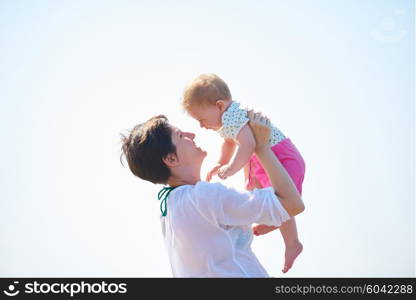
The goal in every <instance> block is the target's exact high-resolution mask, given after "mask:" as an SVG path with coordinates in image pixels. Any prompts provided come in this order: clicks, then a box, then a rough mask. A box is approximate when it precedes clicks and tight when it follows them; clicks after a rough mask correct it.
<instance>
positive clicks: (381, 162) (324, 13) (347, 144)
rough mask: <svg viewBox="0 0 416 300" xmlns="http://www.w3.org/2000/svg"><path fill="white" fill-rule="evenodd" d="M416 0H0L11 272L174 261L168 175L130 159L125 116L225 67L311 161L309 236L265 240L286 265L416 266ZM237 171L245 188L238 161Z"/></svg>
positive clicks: (313, 271) (3, 223)
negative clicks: (164, 185)
mask: <svg viewBox="0 0 416 300" xmlns="http://www.w3.org/2000/svg"><path fill="white" fill-rule="evenodd" d="M414 9H415V5H414V1H410V0H407V1H406V0H401V1H397V0H389V1H388V0H384V1H382V0H371V1H370V0H365V1H363V0H349V1H344V0H337V1H334V0H326V1H323V0H322V1H315V0H314V1H311V0H303V1H301V0H296V1H293V0H287V1H283V0H280V1H163V2H162V1H91V0H88V1H52V0H51V1H23V0H21V1H13V0H0V104H1V106H0V125H1V126H0V134H1V135H0V136H1V140H2V142H1V143H2V147H1V150H0V157H1V158H2V163H1V173H0V190H1V196H0V276H2V277H18V276H27V277H30V276H37V277H43V276H45V277H54V276H80V277H85V276H100V277H171V276H172V275H171V270H170V264H169V262H168V258H167V253H166V250H165V247H164V244H163V240H162V233H161V228H160V223H159V216H160V211H159V202H158V201H157V200H156V194H157V192H158V191H159V189H160V188H161V187H160V186H154V185H152V184H150V183H147V182H144V181H141V180H139V179H138V178H136V177H134V176H133V175H132V174H131V173H130V171H129V170H128V168H126V167H123V166H122V165H121V164H120V161H119V156H120V139H119V134H120V132H126V130H129V129H131V128H132V127H133V126H134V125H136V124H137V123H140V122H143V121H145V120H146V119H148V118H149V117H151V116H153V115H155V114H160V113H163V114H166V115H167V116H168V117H169V118H170V120H171V122H172V123H173V124H174V125H177V126H179V127H180V128H181V129H183V130H189V131H192V132H195V133H196V135H197V138H196V141H197V143H198V144H199V145H201V146H202V147H203V148H205V149H206V150H207V151H208V157H207V159H206V161H205V162H204V165H203V172H202V174H203V175H205V174H206V171H207V170H208V169H209V168H210V167H211V166H212V164H213V163H214V162H215V160H216V159H217V157H218V155H219V147H220V142H221V140H220V138H219V137H218V136H217V135H216V133H214V132H211V131H207V130H204V129H201V128H199V126H198V124H197V122H195V121H193V120H192V119H190V118H189V117H188V116H187V115H185V114H184V113H183V112H182V110H181V108H180V98H181V93H182V91H183V88H184V87H185V85H186V83H187V82H188V81H189V80H191V79H192V78H193V77H194V76H196V75H198V74H200V73H206V72H213V73H216V74H218V75H219V76H221V77H222V78H223V79H224V80H225V81H226V82H227V83H228V85H229V87H230V89H231V92H232V94H233V97H234V99H236V100H239V101H241V102H242V103H244V104H245V105H247V106H249V107H252V108H254V109H256V110H260V111H262V112H264V113H266V114H267V115H268V116H269V117H270V118H271V120H272V121H273V123H274V124H275V125H277V126H278V127H279V128H280V129H281V130H282V131H283V132H284V133H285V134H286V135H287V136H289V137H290V138H291V139H292V141H293V142H294V143H295V144H296V145H297V147H298V149H299V150H300V151H301V153H302V154H303V156H304V158H305V161H306V165H307V170H306V177H305V182H304V187H303V192H304V193H303V198H304V202H305V204H306V211H305V212H304V213H303V214H302V215H300V216H299V217H297V220H298V230H299V236H300V239H301V241H302V242H303V244H304V252H303V253H302V254H301V256H300V257H299V259H298V260H297V261H296V263H295V266H294V268H293V269H292V270H291V271H290V272H289V273H288V274H286V275H283V274H282V273H281V271H280V270H281V267H282V265H283V251H284V247H283V241H282V238H281V236H280V234H279V233H278V232H277V231H276V232H273V233H271V234H269V235H266V236H262V237H258V238H255V241H254V243H253V249H254V251H255V253H256V254H257V255H258V257H259V260H260V261H261V262H262V263H263V265H264V266H265V268H266V269H267V270H268V272H269V274H270V275H271V276H276V277H280V276H282V277H367V276H370V277H407V276H415V188H414V187H415V177H414V169H415V159H414V156H415V128H414V125H415V123H414V116H415V105H414V100H415V90H414V86H415V60H414V56H415V47H414V42H415V40H414V36H415V30H414V26H415V24H414V16H415V11H414ZM227 184H230V185H233V186H235V187H237V188H243V176H242V174H241V173H240V174H238V175H237V176H235V177H234V178H231V179H230V180H228V181H227Z"/></svg>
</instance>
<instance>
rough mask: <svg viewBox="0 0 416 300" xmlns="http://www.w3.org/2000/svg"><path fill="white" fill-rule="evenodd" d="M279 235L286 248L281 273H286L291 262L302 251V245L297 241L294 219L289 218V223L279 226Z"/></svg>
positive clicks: (291, 264)
mask: <svg viewBox="0 0 416 300" xmlns="http://www.w3.org/2000/svg"><path fill="white" fill-rule="evenodd" d="M280 233H281V234H282V237H283V240H284V241H285V246H286V250H285V264H284V266H283V270H282V272H283V273H286V272H287V271H289V269H290V268H291V267H292V266H293V262H294V261H295V259H296V258H297V257H298V255H299V254H300V253H301V252H302V250H303V245H302V243H301V242H300V241H299V237H298V231H297V228H296V221H295V218H291V219H290V220H289V221H287V222H284V223H283V224H282V225H281V226H280Z"/></svg>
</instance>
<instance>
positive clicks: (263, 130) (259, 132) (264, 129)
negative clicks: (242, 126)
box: [248, 110, 271, 152]
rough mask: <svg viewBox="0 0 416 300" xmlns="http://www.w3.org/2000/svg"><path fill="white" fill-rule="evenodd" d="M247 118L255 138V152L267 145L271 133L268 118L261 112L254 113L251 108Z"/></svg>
mask: <svg viewBox="0 0 416 300" xmlns="http://www.w3.org/2000/svg"><path fill="white" fill-rule="evenodd" d="M248 118H249V119H250V121H249V123H248V124H249V126H250V128H251V130H252V131H253V135H254V138H255V139H256V148H255V152H258V151H259V150H261V149H263V148H264V147H269V139H270V133H271V128H270V120H269V119H268V118H267V117H265V116H263V115H262V114H261V113H254V112H253V111H252V110H250V111H249V112H248Z"/></svg>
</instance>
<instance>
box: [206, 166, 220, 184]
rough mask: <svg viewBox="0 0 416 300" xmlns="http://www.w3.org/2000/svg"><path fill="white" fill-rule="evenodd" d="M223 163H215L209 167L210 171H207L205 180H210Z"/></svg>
mask: <svg viewBox="0 0 416 300" xmlns="http://www.w3.org/2000/svg"><path fill="white" fill-rule="evenodd" d="M222 166H223V165H221V164H216V165H215V167H213V168H212V169H211V171H209V172H208V174H207V177H206V179H205V180H206V181H211V179H212V177H213V176H215V175H217V174H218V169H219V168H221V167H222Z"/></svg>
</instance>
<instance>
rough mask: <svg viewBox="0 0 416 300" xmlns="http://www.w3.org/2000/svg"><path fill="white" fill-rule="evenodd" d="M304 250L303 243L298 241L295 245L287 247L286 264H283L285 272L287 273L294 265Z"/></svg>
mask: <svg viewBox="0 0 416 300" xmlns="http://www.w3.org/2000/svg"><path fill="white" fill-rule="evenodd" d="M302 250H303V245H302V244H301V243H300V242H297V243H296V244H294V245H293V246H290V247H287V246H286V251H285V265H284V266H283V270H282V272H283V273H286V272H287V271H289V270H290V268H291V267H292V266H293V262H294V261H295V259H296V258H297V257H298V256H299V254H300V253H301V252H302Z"/></svg>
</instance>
